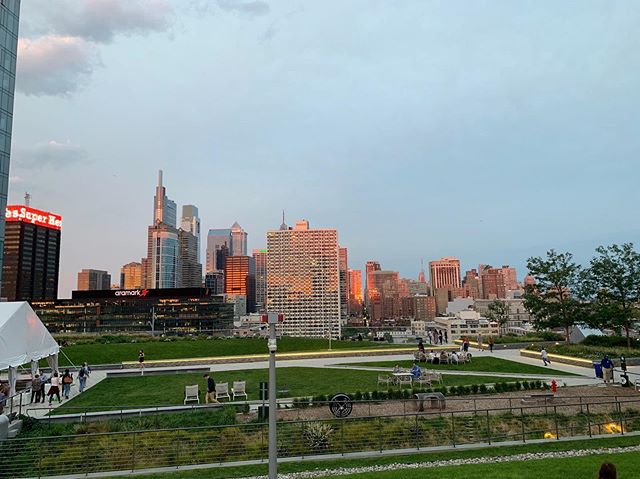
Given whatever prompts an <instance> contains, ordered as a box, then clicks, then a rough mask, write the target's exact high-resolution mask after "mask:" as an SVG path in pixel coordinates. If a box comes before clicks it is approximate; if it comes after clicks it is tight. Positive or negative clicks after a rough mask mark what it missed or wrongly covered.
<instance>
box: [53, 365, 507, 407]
mask: <svg viewBox="0 0 640 479" xmlns="http://www.w3.org/2000/svg"><path fill="white" fill-rule="evenodd" d="M378 374H379V373H378V372H376V371H360V370H352V369H342V368H341V369H337V368H336V369H332V368H295V367H284V368H278V379H277V382H278V391H279V393H278V396H279V397H301V396H313V395H319V394H325V395H332V394H334V393H337V392H346V393H354V392H357V391H363V392H365V391H374V390H376V389H378V384H377V380H378ZM212 376H213V377H214V379H215V380H216V382H218V383H221V382H229V388H231V386H232V384H231V383H232V382H233V381H234V380H236V381H238V380H244V381H247V393H248V394H249V399H258V388H259V383H260V382H261V381H264V382H266V381H267V376H268V370H267V369H247V370H239V371H224V372H216V373H212ZM516 380H517V378H506V377H501V378H497V377H490V376H462V375H446V376H443V381H444V385H445V386H458V385H472V384H483V383H494V382H509V381H516ZM190 384H199V385H200V389H201V391H202V390H204V379H203V377H202V375H201V374H173V375H159V376H150V375H146V376H134V377H122V378H108V379H105V380H103V381H101V382H100V383H99V384H96V385H95V386H94V387H92V388H90V389H88V390H87V391H85V392H84V393H83V394H81V395H79V396H76V397H75V398H73V399H71V400H70V401H68V402H66V403H64V404H63V405H62V406H61V407H60V408H58V409H56V413H58V414H60V413H64V412H69V411H68V410H67V411H65V409H67V408H70V407H74V408H76V407H77V408H85V407H93V406H118V407H120V406H144V405H150V406H152V405H153V406H155V405H175V404H182V401H183V399H184V387H185V386H186V385H190ZM381 389H386V387H382V388H381Z"/></svg>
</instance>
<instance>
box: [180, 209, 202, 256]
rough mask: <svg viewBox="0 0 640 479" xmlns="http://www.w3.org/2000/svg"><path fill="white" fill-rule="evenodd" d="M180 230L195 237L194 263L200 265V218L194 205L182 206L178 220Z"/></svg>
mask: <svg viewBox="0 0 640 479" xmlns="http://www.w3.org/2000/svg"><path fill="white" fill-rule="evenodd" d="M180 228H182V229H183V230H184V231H187V232H189V233H191V234H192V235H193V236H195V237H196V241H197V245H196V246H197V248H196V251H197V257H196V261H197V262H198V263H202V262H201V261H200V249H201V243H200V217H199V216H198V208H197V207H196V206H194V205H184V206H183V207H182V218H181V219H180Z"/></svg>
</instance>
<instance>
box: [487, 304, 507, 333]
mask: <svg viewBox="0 0 640 479" xmlns="http://www.w3.org/2000/svg"><path fill="white" fill-rule="evenodd" d="M510 309H511V308H510V307H509V303H507V302H506V301H500V300H499V299H496V300H494V301H492V302H490V303H489V306H488V309H487V318H488V319H490V320H491V321H495V322H496V323H498V324H499V325H500V336H502V329H503V327H504V325H505V324H507V322H509V316H510V314H511V311H510Z"/></svg>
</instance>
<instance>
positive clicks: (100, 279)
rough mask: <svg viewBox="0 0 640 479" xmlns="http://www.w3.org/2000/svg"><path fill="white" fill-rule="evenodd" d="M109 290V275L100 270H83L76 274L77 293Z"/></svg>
mask: <svg viewBox="0 0 640 479" xmlns="http://www.w3.org/2000/svg"><path fill="white" fill-rule="evenodd" d="M103 289H111V275H110V274H109V273H108V272H107V271H102V270H100V269H83V270H81V271H80V272H79V273H78V291H96V290H103Z"/></svg>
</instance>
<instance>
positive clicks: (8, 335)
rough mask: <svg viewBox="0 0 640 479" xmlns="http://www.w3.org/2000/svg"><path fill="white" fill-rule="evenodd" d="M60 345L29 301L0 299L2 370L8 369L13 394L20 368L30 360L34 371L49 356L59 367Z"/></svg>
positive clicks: (55, 365)
mask: <svg viewBox="0 0 640 479" xmlns="http://www.w3.org/2000/svg"><path fill="white" fill-rule="evenodd" d="M58 352H60V347H59V346H58V343H56V341H55V339H53V336H51V333H49V331H48V330H47V328H46V327H45V325H44V324H42V321H40V318H38V315H37V314H36V313H35V312H34V311H33V309H31V306H29V303H27V302H26V301H20V302H11V303H2V302H0V371H2V370H4V369H8V370H9V385H10V387H11V392H10V395H13V394H15V392H16V391H15V387H16V378H17V368H18V366H21V365H23V364H27V363H30V364H31V370H32V372H33V373H35V371H36V370H37V369H38V361H39V360H41V359H47V361H48V362H49V365H50V366H51V367H52V368H53V369H54V370H57V367H58Z"/></svg>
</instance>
